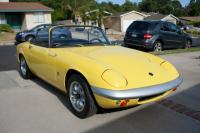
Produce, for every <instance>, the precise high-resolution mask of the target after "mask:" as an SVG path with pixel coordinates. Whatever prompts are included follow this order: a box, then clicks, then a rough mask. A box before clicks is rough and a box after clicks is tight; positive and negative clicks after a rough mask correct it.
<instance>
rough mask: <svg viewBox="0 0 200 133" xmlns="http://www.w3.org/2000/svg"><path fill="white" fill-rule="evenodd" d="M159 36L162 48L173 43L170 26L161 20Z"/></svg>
mask: <svg viewBox="0 0 200 133" xmlns="http://www.w3.org/2000/svg"><path fill="white" fill-rule="evenodd" d="M160 36H161V39H162V40H163V43H164V46H163V47H164V48H170V47H171V43H173V40H174V39H173V34H172V33H171V31H170V27H169V25H168V23H167V22H163V23H162V24H161V28H160Z"/></svg>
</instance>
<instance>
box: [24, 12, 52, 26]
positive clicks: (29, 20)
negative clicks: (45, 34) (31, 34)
mask: <svg viewBox="0 0 200 133" xmlns="http://www.w3.org/2000/svg"><path fill="white" fill-rule="evenodd" d="M34 15H35V13H32V12H31V13H25V17H24V19H25V22H24V24H25V26H24V27H25V28H26V29H31V28H33V27H35V26H37V25H39V24H44V23H52V21H51V13H50V12H47V13H43V15H44V21H43V22H35V17H34Z"/></svg>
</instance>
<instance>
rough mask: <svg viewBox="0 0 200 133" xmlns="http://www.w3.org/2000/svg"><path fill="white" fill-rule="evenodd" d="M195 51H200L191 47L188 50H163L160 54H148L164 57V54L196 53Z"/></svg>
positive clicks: (198, 48)
mask: <svg viewBox="0 0 200 133" xmlns="http://www.w3.org/2000/svg"><path fill="white" fill-rule="evenodd" d="M196 51H200V47H192V48H188V49H173V50H164V51H161V52H150V53H152V54H155V55H164V54H175V53H185V52H196Z"/></svg>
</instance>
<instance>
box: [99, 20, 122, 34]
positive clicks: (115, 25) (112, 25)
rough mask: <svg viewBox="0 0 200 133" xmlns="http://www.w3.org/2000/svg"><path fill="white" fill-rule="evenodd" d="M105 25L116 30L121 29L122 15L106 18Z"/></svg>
mask: <svg viewBox="0 0 200 133" xmlns="http://www.w3.org/2000/svg"><path fill="white" fill-rule="evenodd" d="M103 23H104V27H105V28H109V29H113V30H116V31H121V22H120V17H109V18H106V19H104V21H103Z"/></svg>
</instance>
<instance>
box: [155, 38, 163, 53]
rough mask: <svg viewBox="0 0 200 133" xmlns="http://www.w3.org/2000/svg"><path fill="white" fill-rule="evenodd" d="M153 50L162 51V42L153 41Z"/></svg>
mask: <svg viewBox="0 0 200 133" xmlns="http://www.w3.org/2000/svg"><path fill="white" fill-rule="evenodd" d="M153 50H154V51H156V52H159V51H162V50H163V47H162V43H161V42H160V41H155V43H154V49H153Z"/></svg>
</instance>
